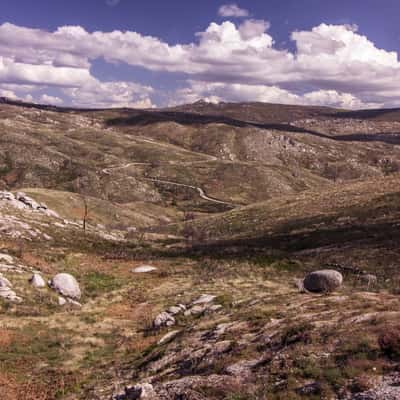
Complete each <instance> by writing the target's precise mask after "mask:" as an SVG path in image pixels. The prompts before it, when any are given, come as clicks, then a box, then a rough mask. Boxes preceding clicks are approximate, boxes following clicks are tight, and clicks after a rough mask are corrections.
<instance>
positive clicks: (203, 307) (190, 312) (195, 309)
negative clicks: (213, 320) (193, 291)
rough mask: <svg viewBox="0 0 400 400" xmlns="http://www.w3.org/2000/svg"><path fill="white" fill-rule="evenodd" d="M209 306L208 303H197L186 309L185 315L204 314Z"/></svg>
mask: <svg viewBox="0 0 400 400" xmlns="http://www.w3.org/2000/svg"><path fill="white" fill-rule="evenodd" d="M206 309H207V306H206V305H195V306H193V307H192V308H190V309H189V310H187V311H185V316H189V315H199V314H202V313H204V312H205V311H206Z"/></svg>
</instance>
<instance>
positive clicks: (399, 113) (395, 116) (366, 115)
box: [326, 108, 400, 121]
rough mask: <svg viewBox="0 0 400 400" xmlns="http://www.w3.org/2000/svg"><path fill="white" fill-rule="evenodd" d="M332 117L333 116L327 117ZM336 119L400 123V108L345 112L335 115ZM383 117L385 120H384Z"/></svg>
mask: <svg viewBox="0 0 400 400" xmlns="http://www.w3.org/2000/svg"><path fill="white" fill-rule="evenodd" d="M326 116H329V117H332V114H329V115H326ZM334 117H335V118H354V119H379V118H380V119H382V120H386V121H399V120H400V108H386V109H374V110H356V111H345V112H338V113H335V114H334ZM382 117H383V118H382Z"/></svg>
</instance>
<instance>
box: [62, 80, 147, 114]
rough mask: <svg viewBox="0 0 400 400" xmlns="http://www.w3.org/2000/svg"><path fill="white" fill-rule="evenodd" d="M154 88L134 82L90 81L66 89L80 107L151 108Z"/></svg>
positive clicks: (67, 93) (74, 103)
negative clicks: (77, 86)
mask: <svg viewBox="0 0 400 400" xmlns="http://www.w3.org/2000/svg"><path fill="white" fill-rule="evenodd" d="M152 92H153V89H152V88H151V87H148V86H143V85H139V84H136V83H132V82H99V81H97V82H89V83H87V84H86V85H83V86H82V87H80V88H69V89H64V93H65V94H66V95H67V96H69V97H70V98H71V101H72V103H73V105H75V106H80V107H97V108H108V107H133V108H151V107H153V104H152V102H151V100H150V98H149V95H150V94H151V93H152Z"/></svg>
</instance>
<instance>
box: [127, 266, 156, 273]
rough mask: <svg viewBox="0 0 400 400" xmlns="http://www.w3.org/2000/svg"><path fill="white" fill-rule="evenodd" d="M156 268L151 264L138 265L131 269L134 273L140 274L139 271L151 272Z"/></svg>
mask: <svg viewBox="0 0 400 400" xmlns="http://www.w3.org/2000/svg"><path fill="white" fill-rule="evenodd" d="M156 270H157V268H156V267H153V266H151V265H140V266H139V267H137V268H134V269H133V270H132V272H135V273H137V274H140V273H144V272H152V271H156Z"/></svg>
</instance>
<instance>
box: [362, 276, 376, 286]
mask: <svg viewBox="0 0 400 400" xmlns="http://www.w3.org/2000/svg"><path fill="white" fill-rule="evenodd" d="M360 281H362V282H363V283H366V284H367V285H368V286H373V285H376V284H377V283H378V277H377V276H376V275H374V274H363V275H360Z"/></svg>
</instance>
